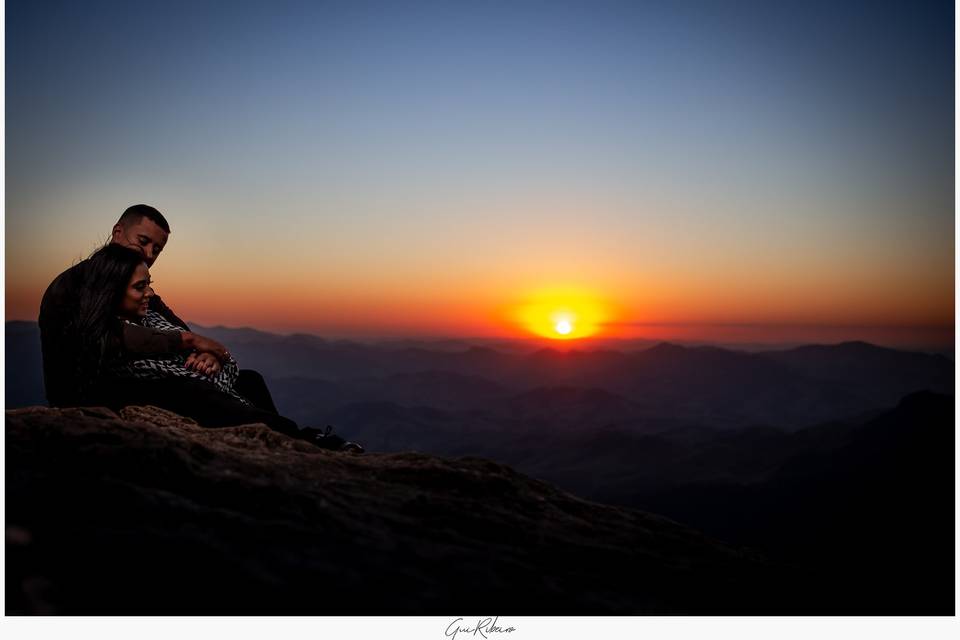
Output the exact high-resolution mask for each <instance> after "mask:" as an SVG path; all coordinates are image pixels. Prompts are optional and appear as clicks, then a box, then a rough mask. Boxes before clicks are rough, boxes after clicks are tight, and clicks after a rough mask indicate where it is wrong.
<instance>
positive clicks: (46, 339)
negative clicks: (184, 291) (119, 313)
mask: <svg viewBox="0 0 960 640" xmlns="http://www.w3.org/2000/svg"><path fill="white" fill-rule="evenodd" d="M87 267H88V261H87V260H83V261H81V262H79V263H77V264H75V265H74V266H72V267H70V268H69V269H67V270H66V271H64V272H63V273H61V274H60V275H59V276H57V277H56V278H55V279H54V280H53V282H51V283H50V286H49V287H47V290H46V292H45V293H44V294H43V300H42V301H41V302H40V317H39V321H38V322H39V325H40V348H41V351H42V353H43V386H44V389H45V391H46V395H47V401H48V402H49V403H50V406H52V407H69V406H77V405H80V404H83V398H82V397H81V394H80V391H79V390H80V389H81V388H82V387H83V386H84V385H82V384H79V382H80V381H78V380H76V379H75V378H76V376H77V375H78V373H77V362H78V359H79V357H80V354H79V351H78V348H79V344H80V340H79V336H77V335H74V333H75V332H74V330H73V329H72V326H73V322H72V320H73V314H75V313H76V310H77V307H78V295H79V291H80V286H79V283H81V282H82V281H83V278H84V277H85V274H86V270H87ZM150 309H151V310H152V311H156V312H157V313H159V314H160V315H162V316H163V317H164V318H166V319H167V320H168V321H169V322H171V323H173V324H175V325H178V326H180V327H183V329H184V331H189V330H190V329H189V327H188V326H187V324H186V323H185V322H184V321H183V320H181V319H180V318H178V317H177V316H176V314H174V313H173V311H171V310H170V307H168V306H167V305H165V304H164V303H163V300H161V299H160V296H157V295H154V296H153V297H152V298H151V299H150ZM106 347H107V356H108V357H111V358H119V357H123V356H124V355H125V354H129V353H135V354H160V353H172V352H176V351H179V350H180V349H181V337H180V332H179V331H159V330H157V329H150V328H147V327H141V326H137V325H133V324H130V323H126V322H122V321H121V320H120V319H119V318H117V319H114V321H112V322H111V325H110V332H109V335H108V337H107V345H106ZM86 382H87V383H90V382H92V381H86Z"/></svg>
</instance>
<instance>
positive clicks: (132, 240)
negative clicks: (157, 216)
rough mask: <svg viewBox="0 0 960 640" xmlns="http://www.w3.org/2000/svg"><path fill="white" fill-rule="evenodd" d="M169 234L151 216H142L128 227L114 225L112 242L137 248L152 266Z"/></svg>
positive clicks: (148, 264)
mask: <svg viewBox="0 0 960 640" xmlns="http://www.w3.org/2000/svg"><path fill="white" fill-rule="evenodd" d="M169 235H170V234H168V233H167V232H166V231H164V230H163V229H161V228H160V227H159V226H158V225H157V223H156V222H154V221H153V220H151V219H150V218H140V221H139V222H137V223H136V224H131V225H130V226H128V227H124V226H123V225H122V224H120V223H117V224H115V225H113V238H112V242H114V243H116V244H122V245H123V246H125V247H130V248H131V249H136V250H137V251H139V252H140V253H142V254H143V260H144V262H146V263H147V266H148V267H152V266H153V263H154V262H155V261H156V259H157V257H158V256H159V255H160V252H161V251H163V247H164V245H166V244H167V238H168V237H169Z"/></svg>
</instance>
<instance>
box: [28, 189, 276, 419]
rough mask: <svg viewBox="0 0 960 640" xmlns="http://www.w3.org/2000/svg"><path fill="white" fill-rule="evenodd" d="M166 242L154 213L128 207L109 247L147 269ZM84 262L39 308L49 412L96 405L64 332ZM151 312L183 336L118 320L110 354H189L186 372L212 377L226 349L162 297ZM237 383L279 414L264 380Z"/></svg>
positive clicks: (254, 377) (248, 374)
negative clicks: (122, 249)
mask: <svg viewBox="0 0 960 640" xmlns="http://www.w3.org/2000/svg"><path fill="white" fill-rule="evenodd" d="M169 237H170V225H169V224H168V223H167V220H166V218H164V217H163V214H161V213H160V212H159V211H157V210H156V209H155V208H154V207H151V206H149V205H145V204H137V205H133V206H132V207H129V208H128V209H127V210H126V211H124V212H123V215H121V216H120V219H119V220H117V223H116V224H115V225H113V230H112V232H111V238H110V240H111V242H112V243H114V244H120V245H123V246H126V247H129V248H131V249H136V250H137V251H139V252H140V253H142V254H143V260H144V262H146V264H147V266H148V267H150V266H153V263H154V262H155V261H156V259H157V258H158V257H159V256H160V253H161V252H162V251H163V248H164V247H165V246H166V244H167V240H168V239H169ZM85 267H86V261H85V260H84V261H81V262H80V263H78V264H76V265H74V266H73V267H71V268H69V269H67V270H66V271H64V272H63V273H61V274H60V275H59V276H57V277H56V278H55V279H54V281H53V282H52V283H51V284H50V286H49V287H47V290H46V292H45V293H44V296H43V300H42V302H41V303H40V318H39V324H40V340H41V350H42V352H43V377H44V387H45V388H46V394H47V400H48V401H49V402H50V405H51V406H55V407H60V406H77V405H79V404H89V403H91V401H93V400H95V399H99V400H102V399H103V398H91V397H84V395H89V394H84V393H82V392H80V391H78V390H79V389H80V388H81V387H82V386H83V385H82V384H77V383H78V381H76V380H74V379H73V374H74V372H73V371H72V366H71V358H72V356H73V344H71V343H72V342H74V341H73V340H72V339H71V336H70V335H69V330H68V329H67V327H66V321H67V318H69V317H70V315H69V314H70V312H71V311H72V310H73V309H75V308H76V301H77V295H78V292H79V291H80V288H81V286H82V283H83V278H84V274H85ZM149 304H150V306H149V308H150V310H151V311H155V312H157V313H159V314H160V315H162V316H163V317H164V318H165V319H166V320H167V321H168V322H170V323H171V324H173V325H176V326H178V327H182V331H159V330H156V329H149V328H146V327H140V326H136V325H132V324H129V323H124V322H121V321H120V320H117V321H116V323H115V324H113V325H111V336H110V343H109V344H108V347H107V348H108V350H110V351H111V352H113V353H123V354H127V355H132V354H140V355H155V354H164V353H174V352H179V351H187V350H189V351H191V353H190V355H189V356H188V358H187V363H186V365H185V366H186V367H187V368H189V369H193V370H194V371H197V372H198V373H202V374H204V375H210V376H212V375H216V373H217V372H218V371H219V370H220V368H221V363H222V361H223V360H224V359H225V358H226V357H227V355H228V354H227V350H226V348H225V347H224V346H223V345H222V344H220V343H219V342H217V341H216V340H213V339H211V338H207V337H204V336H201V335H198V334H196V333H194V332H192V331H190V328H189V327H188V326H187V323H185V322H184V321H183V320H181V319H180V318H179V317H177V315H176V314H175V313H174V312H173V310H172V309H170V307H168V306H167V305H166V304H164V302H163V300H162V299H161V298H160V296H158V295H156V294H155V293H154V295H153V296H152V297H151V298H150V303H149ZM240 373H241V375H240V379H239V380H238V381H237V387H238V392H239V393H241V394H243V395H245V397H247V398H248V399H249V400H250V401H251V402H252V403H253V404H254V405H255V406H257V407H258V408H260V409H264V410H267V411H271V412H273V413H276V412H277V409H276V407H275V406H274V404H273V399H272V398H271V397H270V392H269V391H268V390H267V388H266V384H265V383H264V382H263V377H262V376H261V375H260V374H259V373H257V372H256V371H250V370H243V371H241V372H240Z"/></svg>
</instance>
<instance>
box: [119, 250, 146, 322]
mask: <svg viewBox="0 0 960 640" xmlns="http://www.w3.org/2000/svg"><path fill="white" fill-rule="evenodd" d="M152 297H153V289H151V288H150V270H149V269H147V265H146V264H144V263H142V262H141V263H140V264H138V265H137V268H136V269H134V271H133V277H131V278H130V282H129V284H127V294H126V295H125V296H124V298H123V303H122V304H121V305H120V315H121V316H123V317H124V318H129V319H131V320H136V319H137V318H142V317H143V316H145V315H147V305H148V304H149V303H150V298H152Z"/></svg>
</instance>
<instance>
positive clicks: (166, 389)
mask: <svg viewBox="0 0 960 640" xmlns="http://www.w3.org/2000/svg"><path fill="white" fill-rule="evenodd" d="M241 381H242V385H241ZM236 390H237V393H239V394H240V395H242V396H243V397H245V398H247V399H248V400H250V401H251V402H252V403H253V405H254V406H249V405H245V404H243V403H242V402H239V401H238V400H235V399H234V398H232V397H230V396H228V395H227V394H225V393H223V392H222V391H220V390H219V389H217V388H216V387H215V386H213V385H212V384H211V383H209V382H207V381H205V380H197V379H195V378H175V377H174V378H161V379H157V380H138V379H115V380H109V381H104V382H103V383H102V384H100V385H99V386H98V387H97V388H96V389H95V390H93V392H92V393H91V394H90V396H89V398H88V399H87V400H86V401H85V402H84V404H87V405H99V406H106V407H109V408H111V409H113V410H115V411H119V410H120V408H122V407H125V406H128V405H143V404H152V405H154V406H156V407H160V408H162V409H167V410H169V411H173V412H175V413H178V414H180V415H182V416H185V417H187V418H193V419H194V420H196V421H197V422H198V423H199V424H200V425H202V426H204V427H233V426H237V425H241V424H251V423H254V422H262V423H264V424H266V425H267V426H268V427H270V428H271V429H274V430H276V431H279V432H281V433H284V434H286V435H288V436H294V437H296V436H298V435H299V434H300V427H299V426H298V425H297V423H296V422H294V421H293V420H291V419H289V418H285V417H283V416H281V415H280V414H279V413H277V409H276V406H274V404H273V398H271V397H270V391H269V390H268V389H267V385H266V383H265V382H264V381H263V376H261V375H260V374H259V373H257V372H256V371H251V370H243V371H241V372H240V378H239V379H238V382H237V387H236Z"/></svg>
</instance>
